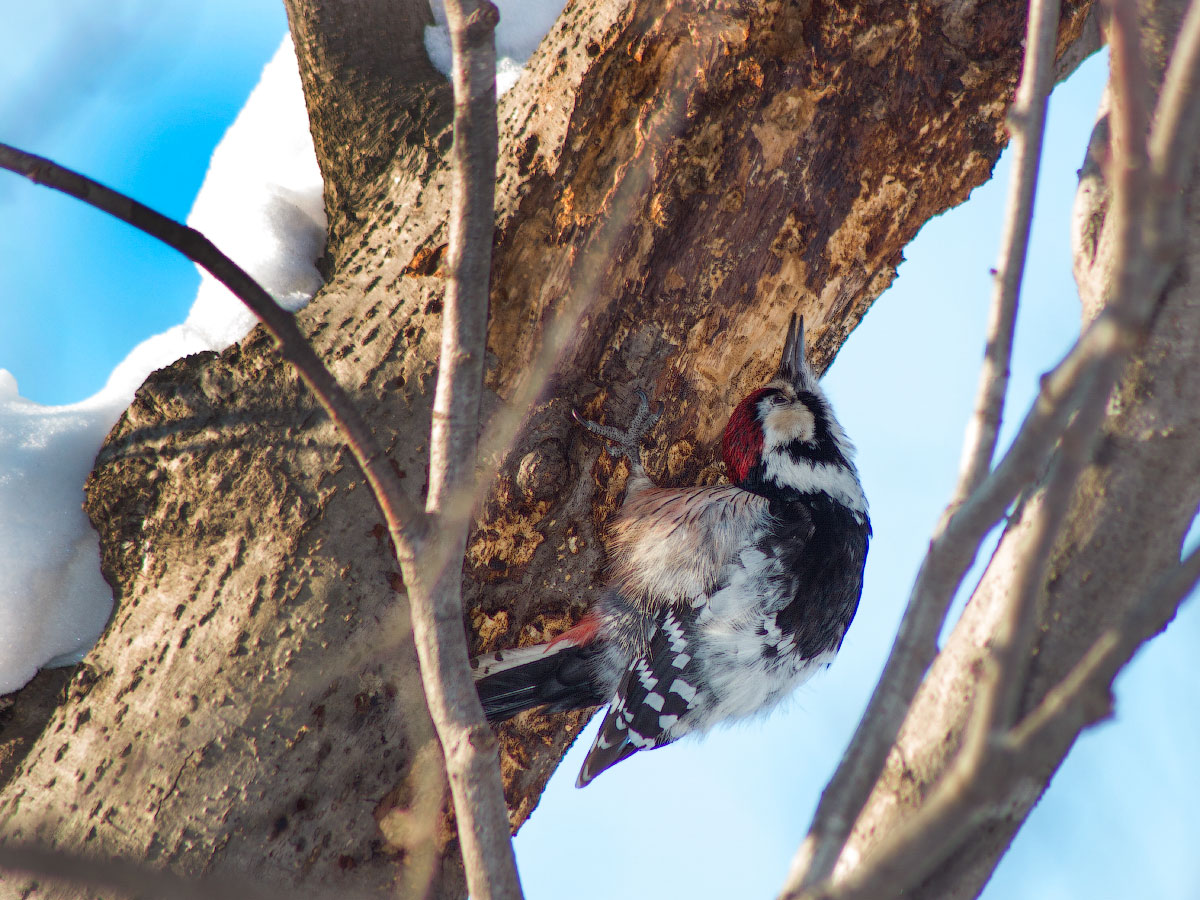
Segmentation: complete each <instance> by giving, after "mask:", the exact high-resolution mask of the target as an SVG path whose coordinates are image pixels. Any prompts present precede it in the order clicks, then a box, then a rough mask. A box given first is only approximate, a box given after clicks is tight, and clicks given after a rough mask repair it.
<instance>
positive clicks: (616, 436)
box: [571, 390, 662, 469]
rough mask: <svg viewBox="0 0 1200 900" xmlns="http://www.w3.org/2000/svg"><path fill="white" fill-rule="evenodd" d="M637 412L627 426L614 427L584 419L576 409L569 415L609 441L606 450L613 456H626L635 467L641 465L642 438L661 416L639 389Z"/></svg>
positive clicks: (638, 467) (644, 393) (639, 467)
mask: <svg viewBox="0 0 1200 900" xmlns="http://www.w3.org/2000/svg"><path fill="white" fill-rule="evenodd" d="M637 394H638V408H637V412H635V413H634V414H633V420H632V421H631V422H630V423H629V427H628V428H614V427H612V426H611V425H601V424H600V423H599V422H592V421H591V420H589V419H585V418H584V417H583V416H581V415H580V414H579V413H578V412H577V411H576V410H571V416H572V418H574V419H575V421H576V422H578V423H579V424H580V425H582V426H583V427H584V428H586V429H587V430H588V431H590V432H591V433H592V434H595V435H597V436H599V437H602V438H604V439H605V440H606V441H609V442H610V445H609V447H608V448H607V449H608V452H609V453H610V454H611V455H613V456H624V457H626V458H627V459H628V460H629V461H630V462H631V463H632V464H633V465H634V466H635V467H636V468H637V469H641V467H642V450H641V443H642V438H643V437H645V435H646V432H647V431H649V430H650V429H651V428H652V427H653V426H654V423H655V422H657V421H658V420H659V419H660V418H661V417H662V412H661V411H659V410H655V409H651V407H650V398H649V397H647V396H646V392H645V391H642V390H639V391H638V392H637Z"/></svg>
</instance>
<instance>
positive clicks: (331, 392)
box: [0, 144, 429, 559]
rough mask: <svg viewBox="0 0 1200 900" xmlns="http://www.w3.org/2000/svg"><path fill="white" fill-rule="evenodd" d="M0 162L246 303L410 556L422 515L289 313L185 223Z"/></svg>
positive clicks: (1, 153) (15, 153)
mask: <svg viewBox="0 0 1200 900" xmlns="http://www.w3.org/2000/svg"><path fill="white" fill-rule="evenodd" d="M0 168H4V169H8V170H9V171H12V172H16V173H17V174H18V175H24V176H25V177H26V178H28V179H30V180H31V181H33V182H34V183H35V184H41V185H45V186H46V187H49V188H53V189H54V190H56V191H61V192H62V193H64V194H69V195H70V196H72V197H75V198H77V199H79V200H82V201H83V202H84V203H87V204H88V205H90V206H94V207H95V208H96V209H99V210H102V211H104V212H106V213H108V214H109V215H112V216H115V217H116V218H118V219H120V220H122V221H123V222H128V223H129V224H130V225H132V226H133V227H134V228H137V229H138V230H140V231H143V232H145V233H146V234H148V235H150V236H151V237H154V238H157V239H158V240H160V241H162V242H163V243H164V244H166V245H167V246H169V247H172V248H173V249H175V250H178V251H179V252H180V253H182V254H183V255H184V256H186V257H187V258H188V259H190V260H191V261H192V262H194V263H196V264H197V265H199V266H202V267H204V269H205V270H206V271H207V272H208V273H209V274H210V275H212V276H213V277H214V278H216V279H217V280H218V281H220V282H221V283H222V284H224V285H225V286H226V287H227V288H229V290H230V291H232V292H233V294H234V295H235V296H236V297H237V298H238V299H239V300H241V301H242V302H243V303H245V304H246V306H247V307H249V309H250V311H251V312H253V313H254V314H255V315H256V316H258V317H259V319H260V320H261V321H262V323H263V327H264V328H266V329H267V331H268V332H269V333H270V335H271V336H272V337H273V338H274V339H275V342H276V344H277V345H278V346H279V351H280V354H281V355H282V356H283V358H284V359H286V360H288V361H289V362H291V363H292V365H294V366H295V367H296V371H297V372H298V373H299V374H300V377H301V378H302V379H303V380H304V383H305V384H307V385H308V386H309V388H310V389H311V390H312V392H313V394H314V395H315V396H316V398H317V400H318V401H319V402H320V404H321V406H323V407H324V408H325V411H326V412H327V413H329V418H330V419H332V420H333V423H334V425H336V426H337V428H338V429H339V430H340V431H341V432H342V434H343V435H344V436H345V438H346V443H347V445H348V446H349V448H350V451H351V452H352V453H353V454H354V458H355V459H356V460H358V464H359V466H360V467H361V468H362V470H363V474H364V476H365V477H366V479H367V482H368V483H369V484H370V487H371V490H372V492H373V493H374V494H375V497H376V498H377V499H378V501H379V505H380V507H381V508H382V510H383V514H384V518H385V519H386V521H387V523H388V527H389V529H390V530H391V532H392V539H393V540H394V541H395V543H396V548H397V553H398V554H402V555H403V556H404V557H406V558H409V559H411V558H412V555H413V548H414V547H415V546H416V545H417V544H418V543H420V542H421V540H422V539H423V538H424V537H425V536H426V534H427V533H428V525H429V523H428V520H427V518H426V516H425V514H424V513H423V512H422V511H421V510H420V509H419V508H418V507H417V506H416V505H414V504H413V502H412V501H411V500H410V499H409V497H408V495H407V494H406V493H405V492H404V488H403V486H402V485H401V484H400V481H399V479H398V478H397V477H396V476H395V473H393V472H392V470H391V467H390V466H389V465H388V464H387V457H386V455H385V454H384V452H383V448H382V447H381V446H380V445H379V442H378V441H376V440H375V435H374V433H373V432H372V431H371V429H370V428H369V427H368V426H367V423H366V422H365V421H364V420H363V418H362V416H361V415H359V413H358V410H357V409H356V408H355V406H354V404H353V402H352V401H351V400H350V397H349V396H348V395H347V394H346V392H345V390H343V389H342V387H341V385H339V384H338V383H337V381H336V379H334V377H333V375H332V374H331V373H330V372H329V370H328V369H327V368H326V367H325V365H324V364H323V363H322V362H321V360H320V358H319V357H318V356H317V354H316V353H315V352H314V351H313V349H312V347H311V346H310V345H309V343H308V341H307V340H306V339H305V337H304V335H303V334H301V333H300V329H299V328H297V327H296V323H295V320H294V319H293V317H292V314H291V313H289V312H288V311H287V310H285V309H283V307H281V306H279V304H277V303H276V302H275V301H274V299H272V297H271V295H270V294H268V293H267V292H266V291H265V290H264V289H263V288H262V287H261V286H260V285H259V284H258V282H256V281H255V280H254V279H253V278H251V277H250V276H249V275H247V274H246V272H245V270H243V269H242V268H241V267H240V266H239V265H238V264H237V263H235V262H234V261H233V260H232V259H230V258H229V257H228V256H226V255H225V254H224V253H222V252H221V251H220V250H218V249H217V248H216V247H215V246H214V245H213V243H212V242H211V241H209V239H208V238H206V237H205V236H204V235H203V234H201V233H200V232H198V231H196V230H195V229H193V228H188V227H187V226H185V225H181V224H179V223H178V222H176V221H174V220H173V219H168V218H167V217H166V216H164V215H161V214H160V213H157V212H155V211H154V210H152V209H150V207H148V206H144V205H143V204H141V203H138V202H137V201H136V200H133V199H132V198H130V197H127V196H126V195H124V194H121V193H119V192H117V191H114V190H112V189H111V188H107V187H105V186H104V185H102V184H100V183H99V182H97V181H93V180H92V179H90V178H88V177H87V176H85V175H80V174H79V173H78V172H74V171H72V170H71V169H68V168H66V167H65V166H60V165H59V164H58V163H55V162H52V161H51V160H48V159H44V158H42V157H40V156H34V155H33V154H32V153H25V152H24V151H22V150H18V149H16V148H15V147H10V146H9V145H8V144H0Z"/></svg>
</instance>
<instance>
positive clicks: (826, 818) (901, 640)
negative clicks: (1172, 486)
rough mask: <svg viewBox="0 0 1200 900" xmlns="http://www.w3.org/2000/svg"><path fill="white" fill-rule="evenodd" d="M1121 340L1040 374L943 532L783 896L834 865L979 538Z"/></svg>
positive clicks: (1096, 345)
mask: <svg viewBox="0 0 1200 900" xmlns="http://www.w3.org/2000/svg"><path fill="white" fill-rule="evenodd" d="M1116 340H1117V338H1116V330H1115V328H1114V326H1113V323H1112V322H1111V321H1109V320H1108V319H1104V318H1102V319H1099V320H1097V321H1095V322H1093V323H1092V324H1091V325H1090V326H1089V327H1088V329H1087V331H1085V332H1084V334H1083V335H1082V336H1081V337H1080V338H1079V340H1078V341H1077V342H1076V344H1075V347H1074V348H1073V349H1072V350H1071V352H1070V353H1069V354H1068V355H1067V356H1066V358H1065V359H1063V361H1062V362H1061V363H1059V364H1058V366H1057V367H1055V369H1054V370H1053V371H1052V372H1050V373H1048V374H1047V375H1045V376H1043V377H1042V384H1041V389H1040V391H1039V393H1038V396H1037V398H1036V399H1035V400H1034V403H1033V406H1032V407H1031V408H1030V410H1029V412H1028V413H1027V414H1026V417H1025V419H1024V421H1023V423H1022V425H1021V428H1020V430H1019V431H1018V432H1017V436H1016V437H1015V438H1014V439H1013V442H1012V444H1011V446H1010V447H1009V449H1008V450H1007V452H1006V453H1005V454H1004V457H1003V459H1002V460H1001V461H1000V463H999V464H998V465H997V466H996V469H995V470H994V471H993V472H992V473H991V474H990V475H988V476H987V478H986V479H985V480H984V482H983V483H982V484H981V485H980V486H979V487H978V488H977V489H976V491H975V492H974V494H972V495H971V496H970V497H969V498H968V499H967V500H966V501H964V502H963V503H962V504H961V505H959V506H958V507H957V508H955V509H953V511H952V512H951V514H950V515H949V518H947V519H945V520H944V522H943V524H942V526H941V528H940V529H939V530H937V531H936V532H935V534H934V536H933V539H932V541H931V542H930V544H929V550H928V551H927V552H926V555H925V559H924V560H923V561H922V563H921V568H920V570H919V571H918V572H917V579H916V581H915V582H914V584H913V588H912V592H911V593H910V595H909V600H908V606H907V607H906V609H905V612H904V617H903V618H902V619H901V622H900V629H899V631H898V633H897V635H896V641H895V643H894V644H893V645H892V650H891V653H890V654H889V655H888V660H887V663H886V664H885V665H884V669H883V673H882V674H881V675H880V677H879V681H878V683H877V684H876V686H875V691H874V693H873V694H872V695H871V699H870V701H869V702H868V704H867V708H866V711H865V712H864V713H863V717H862V719H861V720H860V721H859V724H858V728H857V729H856V730H855V733H854V736H853V737H852V738H851V741H850V746H849V748H848V749H847V750H846V753H845V755H844V756H843V757H842V762H841V764H840V765H839V766H838V769H837V771H836V772H835V773H834V775H833V777H832V778H831V779H830V781H829V784H828V785H827V786H826V787H825V790H824V791H823V792H822V794H821V800H820V803H819V804H818V806H817V811H816V813H815V814H814V816H813V823H812V825H811V827H810V830H809V834H808V837H807V838H806V839H805V841H804V844H802V845H801V847H800V850H799V852H798V853H797V856H796V861H795V862H794V863H793V867H792V871H791V872H790V873H789V876H788V881H787V884H786V885H785V888H784V893H783V897H785V898H789V897H794V896H797V895H798V894H799V893H800V892H801V891H802V890H803V889H804V887H803V886H802V885H807V886H811V884H812V883H816V881H819V880H822V879H816V880H814V881H810V880H809V879H806V878H805V874H806V873H810V872H817V871H822V872H826V873H832V871H833V867H834V865H836V863H837V858H838V856H839V855H840V854H841V849H842V847H843V846H844V845H845V842H846V840H847V839H848V837H849V835H850V832H851V829H852V828H853V826H854V822H855V820H856V819H857V817H858V815H859V813H860V812H861V811H862V808H863V806H864V805H865V804H866V802H867V798H868V797H869V796H870V793H871V790H872V789H873V788H874V786H875V782H876V781H877V780H878V778H879V773H880V772H881V771H882V770H883V764H884V762H885V760H886V759H887V753H888V750H889V749H890V748H891V746H892V744H893V743H894V742H895V739H896V736H897V735H898V734H899V732H900V726H901V725H902V724H903V722H904V717H905V715H906V714H907V711H908V708H909V705H910V704H911V703H912V700H913V698H914V697H915V696H916V693H917V688H918V687H919V686H920V684H921V681H922V679H923V678H924V677H925V672H926V671H927V670H928V668H929V666H930V664H931V663H932V662H933V658H934V656H935V655H936V654H937V636H938V634H939V633H940V632H941V629H942V624H943V622H944V621H945V618H946V613H947V611H948V610H949V608H950V603H951V601H952V600H953V599H954V595H955V593H956V592H957V590H958V588H959V586H960V585H961V584H962V579H963V578H964V577H965V575H966V573H967V572H968V571H969V570H970V568H971V566H972V565H973V564H974V562H975V557H976V555H977V554H978V552H979V545H980V542H981V541H982V540H983V538H984V537H985V536H986V535H987V533H988V532H989V531H990V530H991V529H992V527H993V526H995V525H996V524H997V523H998V522H999V521H1000V520H1001V518H1003V516H1004V514H1005V512H1006V511H1007V509H1008V507H1009V505H1010V504H1011V503H1012V502H1013V500H1014V499H1015V498H1016V496H1017V494H1018V493H1019V492H1020V491H1021V490H1022V489H1023V488H1024V487H1025V486H1026V485H1027V484H1029V482H1030V481H1031V480H1032V479H1033V478H1034V477H1035V476H1036V474H1037V472H1038V471H1039V470H1040V468H1041V467H1042V466H1043V464H1044V463H1045V460H1046V458H1047V457H1048V455H1049V454H1050V452H1051V450H1052V449H1053V448H1054V445H1055V442H1056V441H1057V440H1058V438H1059V437H1060V436H1061V434H1062V432H1063V429H1064V428H1065V427H1066V426H1067V423H1068V421H1069V420H1070V417H1071V415H1072V414H1073V413H1074V411H1075V410H1076V409H1077V408H1078V404H1079V400H1080V397H1081V396H1082V395H1083V394H1084V392H1085V391H1086V388H1087V387H1088V385H1090V384H1091V383H1092V381H1093V375H1094V373H1095V371H1096V369H1097V367H1098V366H1099V365H1100V363H1101V361H1102V360H1103V359H1104V358H1105V356H1106V354H1108V353H1110V352H1111V350H1112V347H1113V345H1114V344H1115V343H1116ZM826 877H828V874H827V876H826Z"/></svg>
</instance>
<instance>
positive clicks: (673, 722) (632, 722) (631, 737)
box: [575, 608, 698, 787]
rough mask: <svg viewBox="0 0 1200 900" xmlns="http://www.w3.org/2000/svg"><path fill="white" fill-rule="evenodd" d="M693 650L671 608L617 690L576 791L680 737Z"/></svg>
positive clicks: (693, 692)
mask: <svg viewBox="0 0 1200 900" xmlns="http://www.w3.org/2000/svg"><path fill="white" fill-rule="evenodd" d="M693 649H694V648H693V637H692V635H691V634H690V633H689V628H688V626H687V625H686V624H685V622H684V620H683V618H682V617H681V616H680V615H678V614H677V613H676V612H675V611H674V610H672V609H670V608H668V609H666V610H664V611H663V612H661V613H659V615H658V616H657V617H656V618H655V620H654V624H653V626H652V630H651V634H650V635H649V640H648V646H647V649H646V652H645V653H643V654H640V655H638V656H636V657H634V659H633V661H632V663H631V664H630V666H629V668H628V669H627V670H626V671H625V674H624V676H623V677H622V678H621V681H620V683H619V684H618V686H617V691H616V694H615V695H614V696H613V699H612V702H611V704H610V705H609V709H608V713H607V715H605V717H604V722H603V723H602V724H601V726H600V733H599V734H598V735H597V736H596V740H595V742H594V743H593V744H592V749H591V750H590V751H588V755H587V758H586V759H585V760H584V762H583V768H581V769H580V770H579V778H578V780H577V781H576V782H575V786H576V787H583V786H585V785H586V784H588V783H589V782H590V781H591V780H592V779H593V778H595V777H596V776H597V775H599V774H600V773H601V772H603V771H604V770H605V769H607V768H609V767H610V766H614V765H616V764H617V763H619V762H620V761H621V760H623V759H627V758H628V757H630V756H632V755H633V754H634V753H637V752H638V751H639V750H649V749H650V748H652V747H661V746H663V745H664V744H669V743H671V741H673V740H675V739H676V738H677V737H680V736H681V734H680V733H677V732H676V730H675V729H676V726H677V725H678V724H679V722H680V719H682V718H683V717H684V716H685V714H686V713H687V712H688V711H689V710H690V709H691V708H692V706H693V705H694V703H695V702H696V701H697V689H696V687H695V684H696V683H697V682H698V679H697V677H696V676H697V674H698V673H697V666H696V661H695V658H694V656H693V652H692V651H693Z"/></svg>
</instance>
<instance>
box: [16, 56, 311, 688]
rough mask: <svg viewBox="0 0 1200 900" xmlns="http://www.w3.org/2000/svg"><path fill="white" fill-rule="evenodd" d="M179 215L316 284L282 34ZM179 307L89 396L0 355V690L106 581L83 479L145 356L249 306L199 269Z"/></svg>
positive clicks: (279, 276) (199, 336) (170, 351)
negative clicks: (173, 318) (21, 382)
mask: <svg viewBox="0 0 1200 900" xmlns="http://www.w3.org/2000/svg"><path fill="white" fill-rule="evenodd" d="M188 224H189V225H191V226H192V227H194V228H197V229H199V230H200V231H202V232H203V233H204V234H205V235H207V237H208V238H209V239H210V240H211V241H212V242H213V243H214V244H216V245H217V247H219V248H221V249H222V250H223V251H224V252H225V253H227V254H228V255H229V256H230V257H231V258H233V259H234V260H235V261H236V262H237V263H238V264H239V265H241V266H242V267H243V268H244V269H245V270H246V271H247V272H248V273H249V274H250V275H251V276H252V277H254V278H255V279H256V280H257V281H258V282H259V283H260V284H262V285H263V287H265V288H266V289H267V290H268V291H269V292H270V293H271V295H272V296H274V297H275V299H276V300H277V301H278V302H279V303H281V304H282V305H284V306H286V307H287V308H288V309H293V310H294V309H298V308H300V307H301V306H303V305H304V304H305V303H307V302H308V300H309V299H310V298H311V297H312V295H313V294H314V293H315V292H316V290H317V289H318V288H319V287H320V286H321V277H320V275H319V273H318V272H317V270H316V267H315V266H314V264H313V263H314V260H315V259H316V258H317V257H318V256H319V255H320V254H321V252H322V250H323V249H324V244H325V213H324V206H323V202H322V183H321V174H320V170H319V169H318V168H317V160H316V155H315V154H314V152H313V146H312V136H311V135H310V133H309V130H308V115H307V112H306V110H305V107H304V97H303V93H302V91H301V87H300V76H299V73H298V71H297V68H296V57H295V52H294V50H293V48H292V42H291V39H290V38H287V37H285V38H284V40H283V43H282V44H281V45H280V48H279V50H278V51H277V52H276V53H275V56H274V58H273V59H272V60H271V62H269V63H268V64H267V66H266V68H265V69H264V70H263V74H262V79H261V80H260V82H259V84H258V86H257V87H256V88H255V89H254V92H253V93H252V94H251V95H250V98H249V100H248V101H247V102H246V105H245V107H244V108H243V109H242V111H241V113H240V114H239V115H238V118H237V120H236V121H235V122H234V123H233V125H232V126H230V129H229V131H228V132H227V133H226V135H225V137H224V138H223V139H222V141H221V143H220V144H219V145H218V146H217V149H216V150H215V151H214V153H213V158H212V161H211V162H210V164H209V169H208V174H207V175H206V176H205V180H204V184H203V186H202V187H201V188H200V193H199V194H198V195H197V197H196V202H195V204H194V205H193V207H192V212H191V215H190V216H189V217H188ZM202 275H203V280H202V283H201V285H200V289H199V291H198V292H197V295H196V300H195V302H194V303H193V305H192V308H191V311H190V312H189V313H188V317H187V321H185V322H184V323H183V324H182V325H176V326H175V327H174V328H171V329H169V330H167V331H166V332H164V333H162V334H158V335H155V336H154V337H151V338H148V339H147V340H145V341H143V342H142V343H141V344H139V345H138V346H137V347H135V348H134V349H133V351H132V352H130V354H129V356H127V357H126V358H125V359H124V360H123V361H122V362H121V363H120V364H119V365H118V366H117V367H116V368H115V369H114V370H113V372H112V374H111V375H110V376H109V379H108V382H107V383H106V384H105V386H104V387H103V388H102V389H101V390H100V391H99V392H98V393H97V394H95V395H94V396H92V397H90V398H88V399H87V400H84V401H82V402H80V403H73V404H69V405H66V406H42V405H41V404H38V403H33V402H32V401H29V400H26V399H24V398H22V397H21V396H20V392H19V390H18V385H17V380H16V378H14V377H13V375H12V374H11V373H10V372H8V371H7V370H5V369H0V694H3V693H8V692H10V691H15V690H17V689H18V688H20V687H21V686H22V685H24V684H25V683H26V682H27V681H29V679H30V678H32V677H33V676H34V675H35V674H36V673H37V670H38V669H39V668H41V667H42V666H47V665H69V664H71V663H75V662H78V661H79V660H80V659H82V658H83V656H84V655H85V654H86V653H87V651H88V650H89V649H90V648H91V646H92V644H93V643H95V641H96V639H97V638H98V637H99V636H100V633H101V632H102V631H103V629H104V626H105V624H106V623H107V621H108V617H109V614H110V612H111V610H112V592H111V591H110V590H109V588H108V585H107V584H106V583H105V582H104V579H103V578H102V577H101V576H100V556H99V543H98V540H97V537H96V534H95V532H94V531H93V530H92V528H91V525H90V524H89V522H88V520H87V517H86V516H85V515H84V514H83V509H82V503H83V482H84V479H85V478H86V477H87V474H88V472H89V471H90V470H91V467H92V462H93V460H94V459H95V458H96V453H97V451H98V450H99V448H100V445H101V443H102V442H103V440H104V437H105V435H106V434H108V432H109V430H110V429H111V428H112V426H113V425H114V424H115V423H116V421H117V419H118V418H119V417H120V415H121V413H122V411H124V409H125V408H126V407H127V406H128V405H129V403H130V401H132V399H133V394H134V392H135V391H136V390H137V388H138V387H139V386H140V385H141V384H142V382H143V381H145V379H146V376H147V375H149V374H150V373H151V372H153V371H154V370H155V369H159V368H162V367H163V366H165V365H169V364H170V363H172V362H174V361H175V360H177V359H179V358H181V357H183V356H187V355H188V354H191V353H198V352H200V351H202V350H223V349H224V348H225V347H228V346H229V345H230V344H232V343H234V342H235V341H238V340H240V339H241V338H242V337H244V336H245V335H246V334H247V333H248V332H249V331H250V329H251V328H252V327H253V326H254V323H255V321H256V319H255V317H254V316H253V315H252V314H251V313H250V312H249V311H247V310H246V309H245V307H244V306H243V305H242V304H241V302H240V301H239V300H237V299H236V298H235V297H234V296H233V295H232V294H230V293H229V291H228V290H227V289H226V288H225V287H224V286H223V285H221V284H220V283H219V282H217V281H215V280H214V279H212V278H211V277H209V276H208V275H206V274H204V273H203V272H202Z"/></svg>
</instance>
